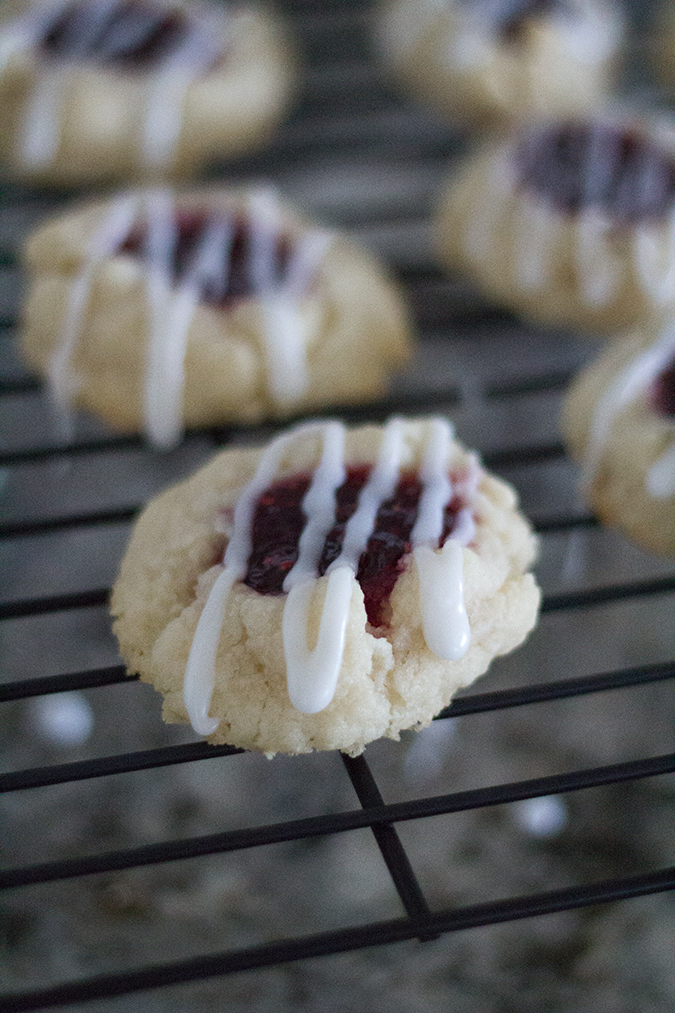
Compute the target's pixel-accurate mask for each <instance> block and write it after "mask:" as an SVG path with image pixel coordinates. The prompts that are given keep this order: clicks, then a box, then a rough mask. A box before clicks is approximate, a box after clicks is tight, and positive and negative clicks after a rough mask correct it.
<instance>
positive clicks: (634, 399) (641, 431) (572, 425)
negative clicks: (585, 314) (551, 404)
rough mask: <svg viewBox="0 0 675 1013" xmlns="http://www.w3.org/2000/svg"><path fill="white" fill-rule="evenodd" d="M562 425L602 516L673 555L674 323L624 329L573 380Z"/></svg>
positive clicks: (642, 543)
mask: <svg viewBox="0 0 675 1013" xmlns="http://www.w3.org/2000/svg"><path fill="white" fill-rule="evenodd" d="M563 430H564V433H565V438H566V440H567V443H568V446H569V448H570V451H571V453H572V455H573V456H574V457H575V458H576V459H577V460H579V461H580V462H581V463H582V468H583V471H582V486H583V491H584V493H585V494H586V496H587V497H588V499H589V501H590V503H591V505H592V507H593V509H594V510H595V511H596V512H597V513H598V515H599V517H600V518H601V520H603V521H604V522H605V523H607V524H610V525H614V526H617V527H619V528H621V529H622V530H623V531H624V532H625V533H626V534H627V535H628V537H629V538H631V539H632V540H634V541H635V542H637V544H638V545H640V546H642V547H643V548H645V549H647V551H651V552H658V553H664V554H665V555H669V556H675V327H674V326H673V324H672V322H670V323H669V324H668V325H667V327H666V328H665V329H663V330H661V331H660V332H659V331H655V330H654V329H652V330H651V331H650V332H647V333H644V332H641V333H638V334H631V335H630V336H627V337H624V338H622V339H621V340H618V341H616V342H612V344H611V345H610V346H609V348H608V349H607V350H606V351H605V352H604V353H603V355H601V356H600V358H599V359H597V360H596V361H595V362H594V363H592V364H591V365H590V366H587V367H586V368H585V369H584V370H583V371H582V372H581V374H580V375H579V377H578V378H577V379H576V381H575V382H574V384H573V386H572V388H571V390H570V392H569V393H568V395H567V398H566V400H565V403H564V408H563Z"/></svg>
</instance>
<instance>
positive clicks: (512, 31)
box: [474, 0, 569, 41]
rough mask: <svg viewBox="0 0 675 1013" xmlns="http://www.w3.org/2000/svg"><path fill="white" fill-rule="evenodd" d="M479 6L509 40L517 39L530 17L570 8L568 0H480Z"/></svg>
mask: <svg viewBox="0 0 675 1013" xmlns="http://www.w3.org/2000/svg"><path fill="white" fill-rule="evenodd" d="M475 2H476V0H474V3H475ZM478 7H479V9H480V11H481V13H483V14H484V17H486V18H487V20H488V21H489V23H490V24H491V26H492V28H493V30H494V31H495V32H497V33H498V34H499V35H501V36H503V38H505V39H508V40H509V41H516V40H518V38H519V37H520V34H521V30H522V28H523V22H525V21H526V20H527V19H528V18H530V17H537V16H541V15H543V14H548V13H549V12H551V11H556V10H568V9H569V4H568V2H567V0H488V2H487V3H486V2H485V0H478Z"/></svg>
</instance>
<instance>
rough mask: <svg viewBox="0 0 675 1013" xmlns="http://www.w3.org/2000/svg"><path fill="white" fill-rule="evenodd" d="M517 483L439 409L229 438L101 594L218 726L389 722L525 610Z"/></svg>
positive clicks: (438, 703)
mask: <svg viewBox="0 0 675 1013" xmlns="http://www.w3.org/2000/svg"><path fill="white" fill-rule="evenodd" d="M516 502H517V501H516V496H515V493H514V491H513V490H512V489H511V487H510V486H508V485H507V484H506V483H504V482H503V481H500V480H498V479H496V478H494V477H492V476H490V475H489V474H488V473H486V472H485V471H484V470H483V468H482V467H481V466H480V464H479V462H478V459H477V457H476V455H475V454H470V453H467V451H466V450H465V449H464V448H463V447H462V446H461V445H460V444H459V443H457V442H456V441H455V440H454V436H453V429H452V426H451V425H450V424H449V423H448V422H447V420H445V419H442V418H435V419H418V420H408V421H404V420H403V419H401V418H393V419H390V421H389V422H388V423H387V425H386V426H384V427H383V426H362V427H360V428H357V429H349V430H346V429H345V427H344V426H343V425H342V424H341V423H339V422H328V423H309V424H305V425H301V426H298V427H296V428H295V429H292V430H288V431H286V432H285V433H283V434H281V435H280V436H278V437H277V438H276V439H275V440H274V441H273V442H272V443H271V444H269V445H268V447H267V448H266V449H265V450H264V451H261V450H259V449H248V450H234V449H233V450H225V451H223V452H222V453H221V454H219V455H218V456H217V457H215V458H214V459H213V460H212V461H211V462H210V463H209V464H208V465H206V467H204V468H202V469H201V470H200V471H199V472H198V473H197V474H195V475H193V476H192V478H190V479H188V480H187V481H185V482H183V483H182V484H181V485H179V486H176V487H174V488H173V489H171V490H169V491H168V492H165V493H163V494H161V495H160V496H159V497H157V498H156V499H155V500H154V501H153V502H152V503H150V504H149V505H148V507H147V508H146V510H145V511H144V513H143V515H142V516H141V518H140V519H139V521H138V523H137V525H136V528H135V530H134V534H133V536H132V539H131V542H130V544H129V547H128V550H127V553H126V555H125V558H124V560H123V562H122V566H121V571H120V576H119V578H118V580H117V582H116V585H115V589H114V592H113V598H112V605H111V608H112V612H113V615H115V616H116V623H115V631H116V634H117V636H118V638H119V641H120V647H121V652H122V656H123V658H124V659H125V662H126V663H127V665H128V666H129V672H130V673H135V672H138V673H139V674H140V675H141V677H142V678H143V679H144V680H145V681H148V682H151V683H153V685H155V687H156V688H157V689H159V690H161V692H162V693H163V694H164V698H165V702H164V711H163V714H164V717H165V719H166V720H168V721H186V720H187V719H188V717H189V719H190V720H191V721H192V724H193V727H194V728H195V730H196V731H197V732H198V733H199V734H201V735H206V736H208V738H209V741H210V742H213V743H216V744H218V743H230V744H233V745H238V746H243V747H244V748H246V749H259V750H262V751H263V752H266V753H268V754H271V753H275V752H277V751H281V752H288V753H299V752H310V751H311V750H313V749H342V750H344V751H345V752H349V753H351V754H357V753H360V752H361V751H362V750H363V748H364V745H365V744H366V743H367V742H370V741H371V740H373V739H376V738H379V737H381V736H388V737H389V738H393V739H398V737H399V733H400V731H401V730H402V729H404V728H410V727H412V726H415V725H427V724H429V722H430V721H431V719H432V718H433V716H434V715H435V714H437V713H438V712H439V711H440V710H441V709H442V708H443V707H445V706H447V704H448V703H449V701H450V698H451V696H452V695H453V694H454V693H455V692H456V691H457V690H458V689H459V688H460V687H462V686H466V685H468V684H469V683H470V682H472V681H473V680H474V679H475V678H476V677H477V676H478V675H480V674H481V673H483V672H484V671H485V669H486V668H487V667H488V665H489V663H490V661H491V660H492V658H493V657H495V656H497V655H500V654H505V653H507V652H508V651H510V650H512V649H513V648H514V647H516V646H517V645H518V644H519V643H520V642H521V641H522V640H523V639H524V638H525V636H526V635H527V633H529V631H530V630H531V629H532V627H533V626H534V624H535V622H536V617H537V611H538V605H539V592H538V589H537V586H536V584H535V581H534V578H533V577H532V575H531V574H530V573H528V572H527V571H528V569H529V567H530V565H531V564H532V562H533V559H534V555H535V539H534V537H533V535H532V533H531V531H530V528H529V525H528V524H527V522H526V521H525V520H524V518H523V517H522V516H521V515H520V514H519V513H518V511H517V509H516ZM310 644H311V645H314V646H313V647H312V649H311V650H309V649H308V646H307V645H310ZM303 645H304V646H303Z"/></svg>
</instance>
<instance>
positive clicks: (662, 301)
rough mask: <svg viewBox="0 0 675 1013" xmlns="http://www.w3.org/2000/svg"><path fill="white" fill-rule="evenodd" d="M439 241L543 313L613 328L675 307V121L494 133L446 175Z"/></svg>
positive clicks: (622, 118) (564, 124) (463, 265)
mask: <svg viewBox="0 0 675 1013" xmlns="http://www.w3.org/2000/svg"><path fill="white" fill-rule="evenodd" d="M437 248H438V253H439V257H440V258H441V260H442V261H443V262H444V264H445V265H446V266H447V267H449V268H452V269H459V270H462V271H465V272H467V273H468V274H470V275H471V276H472V278H473V279H474V280H475V281H476V282H477V283H478V285H479V286H480V287H481V288H482V289H483V290H484V291H485V292H486V293H487V294H488V295H489V296H490V297H491V298H492V299H494V300H495V301H497V302H499V303H501V304H502V305H504V306H506V307H508V308H510V309H512V310H515V311H516V312H517V313H520V314H522V315H523V316H524V317H527V318H530V319H533V320H536V321H540V322H543V323H547V324H554V325H561V326H564V327H565V326H566V327H572V328H578V329H580V330H590V331H598V332H610V333H611V332H613V331H616V330H618V329H622V328H626V327H629V326H632V325H642V324H644V323H646V322H648V321H649V320H650V319H651V318H652V317H654V316H655V315H659V314H663V313H668V312H672V311H673V310H674V309H675V128H674V126H673V123H672V121H670V120H661V121H660V122H659V123H658V125H654V124H653V123H648V122H645V121H640V120H638V119H636V118H633V117H629V116H626V115H617V116H615V117H611V118H610V117H608V116H605V117H603V118H595V119H590V120H587V119H584V120H576V119H570V120H567V119H565V120H560V121H555V122H547V123H543V124H537V125H530V126H528V127H523V128H521V129H520V130H518V131H515V132H513V133H512V134H511V136H510V137H508V138H506V139H504V140H494V141H491V142H488V143H486V145H485V146H484V147H483V148H482V149H481V150H479V151H478V152H476V153H473V154H471V155H470V156H469V157H468V158H467V159H465V161H464V164H463V165H461V166H460V168H459V169H458V170H457V172H456V174H455V175H453V176H452V177H451V178H450V180H449V181H448V183H447V185H446V188H445V191H444V193H443V196H442V198H441V200H440V202H439V209H438V215H437Z"/></svg>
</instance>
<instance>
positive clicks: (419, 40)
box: [376, 0, 623, 125]
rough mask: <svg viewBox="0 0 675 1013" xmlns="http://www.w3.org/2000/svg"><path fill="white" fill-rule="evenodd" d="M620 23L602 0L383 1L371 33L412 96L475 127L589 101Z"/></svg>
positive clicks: (571, 109)
mask: <svg viewBox="0 0 675 1013" xmlns="http://www.w3.org/2000/svg"><path fill="white" fill-rule="evenodd" d="M622 27H623V26H622V19H621V17H620V15H619V12H618V11H617V5H616V4H614V3H608V2H606V0H388V2H384V3H382V5H381V7H380V11H379V15H378V18H377V21H376V39H377V44H378V48H379V50H380V52H381V54H382V58H383V60H384V61H385V63H387V64H388V65H389V66H390V67H391V69H392V72H393V73H394V74H395V75H396V76H397V77H398V78H399V79H400V80H401V81H402V82H403V83H404V84H405V85H406V86H407V87H408V88H409V89H410V90H411V91H412V92H413V93H414V94H415V95H416V96H417V97H418V98H420V99H422V100H424V101H427V102H429V103H430V104H431V105H432V106H434V107H435V108H436V109H437V110H438V111H439V112H440V113H442V114H444V115H446V116H449V117H451V118H453V119H455V120H458V121H464V122H467V123H471V124H477V125H481V124H483V123H486V124H487V123H492V124H494V123H499V122H505V121H510V120H522V119H526V120H527V119H533V118H535V117H538V116H543V115H546V116H562V115H567V114H570V113H584V112H588V111H590V110H592V109H594V108H597V107H598V105H599V104H601V103H602V102H603V101H604V98H605V95H606V93H607V91H608V86H609V81H610V78H611V69H612V64H613V61H614V58H615V56H616V53H617V50H618V47H619V44H620V41H621V37H622Z"/></svg>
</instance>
